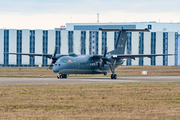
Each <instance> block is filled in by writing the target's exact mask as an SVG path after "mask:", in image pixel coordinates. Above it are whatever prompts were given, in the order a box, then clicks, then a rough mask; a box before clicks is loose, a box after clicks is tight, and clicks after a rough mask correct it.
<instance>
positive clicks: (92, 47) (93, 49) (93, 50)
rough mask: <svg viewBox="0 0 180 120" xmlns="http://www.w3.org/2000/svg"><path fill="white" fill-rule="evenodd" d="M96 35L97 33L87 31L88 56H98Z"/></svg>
mask: <svg viewBox="0 0 180 120" xmlns="http://www.w3.org/2000/svg"><path fill="white" fill-rule="evenodd" d="M98 35H99V32H97V31H89V54H90V55H91V54H98V42H99V39H98Z"/></svg>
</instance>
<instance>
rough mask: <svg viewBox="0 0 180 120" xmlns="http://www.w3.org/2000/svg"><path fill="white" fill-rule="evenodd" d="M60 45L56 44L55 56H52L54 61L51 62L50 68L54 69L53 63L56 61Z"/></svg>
mask: <svg viewBox="0 0 180 120" xmlns="http://www.w3.org/2000/svg"><path fill="white" fill-rule="evenodd" d="M58 48H59V47H58V46H57V45H56V46H55V49H54V56H52V58H51V59H52V62H51V65H50V66H49V69H50V70H52V68H53V64H54V63H55V62H56V54H57V52H58Z"/></svg>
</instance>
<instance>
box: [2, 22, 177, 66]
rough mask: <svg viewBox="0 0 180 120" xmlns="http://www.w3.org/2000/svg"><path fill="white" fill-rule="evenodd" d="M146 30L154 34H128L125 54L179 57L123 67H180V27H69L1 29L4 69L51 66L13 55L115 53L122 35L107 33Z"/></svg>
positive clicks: (40, 59)
mask: <svg viewBox="0 0 180 120" xmlns="http://www.w3.org/2000/svg"><path fill="white" fill-rule="evenodd" d="M122 27H123V28H124V29H144V28H148V29H149V30H150V32H127V45H126V50H125V54H175V56H165V57H152V58H136V60H133V59H127V60H126V61H125V63H124V64H123V65H127V66H129V65H140V66H142V65H158V66H179V65H180V32H179V31H180V23H156V22H140V23H67V24H66V28H55V29H54V30H39V29H36V30H29V29H22V30H18V29H0V66H12V67H17V66H24V67H30V66H32V67H33V66H39V65H41V66H48V65H50V63H51V60H50V59H47V58H45V57H29V56H22V55H8V54H3V53H4V52H9V53H16V52H17V53H41V54H42V53H43V54H53V53H54V48H55V45H57V46H59V48H58V54H68V53H71V52H74V53H76V54H82V55H88V54H103V53H104V48H105V46H107V48H108V51H111V50H113V49H114V46H115V43H116V39H117V35H118V32H102V31H99V30H98V29H99V28H103V29H120V28H122Z"/></svg>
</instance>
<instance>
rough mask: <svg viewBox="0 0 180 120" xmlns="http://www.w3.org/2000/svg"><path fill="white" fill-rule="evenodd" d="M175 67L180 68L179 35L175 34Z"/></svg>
mask: <svg viewBox="0 0 180 120" xmlns="http://www.w3.org/2000/svg"><path fill="white" fill-rule="evenodd" d="M175 66H178V33H177V32H176V33H175Z"/></svg>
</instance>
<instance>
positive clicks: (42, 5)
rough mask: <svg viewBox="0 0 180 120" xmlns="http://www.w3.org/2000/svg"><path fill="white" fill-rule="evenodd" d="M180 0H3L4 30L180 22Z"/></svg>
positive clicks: (0, 3) (0, 6) (0, 13)
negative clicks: (69, 23)
mask: <svg viewBox="0 0 180 120" xmlns="http://www.w3.org/2000/svg"><path fill="white" fill-rule="evenodd" d="M179 11H180V0H6V1H5V0H0V23H1V24H0V29H2V28H19V29H35V28H37V29H54V28H55V27H59V26H60V25H65V24H66V23H67V22H75V23H87V22H91V23H93V22H96V19H97V16H96V14H97V13H99V14H100V22H125V21H126V22H142V21H160V22H170V21H172V22H180V12H179Z"/></svg>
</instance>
